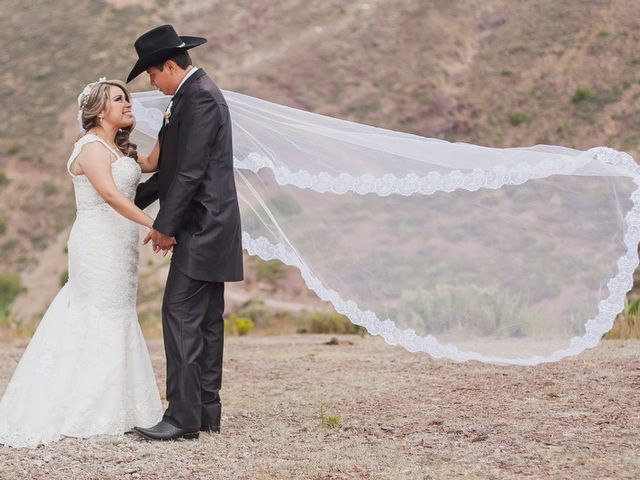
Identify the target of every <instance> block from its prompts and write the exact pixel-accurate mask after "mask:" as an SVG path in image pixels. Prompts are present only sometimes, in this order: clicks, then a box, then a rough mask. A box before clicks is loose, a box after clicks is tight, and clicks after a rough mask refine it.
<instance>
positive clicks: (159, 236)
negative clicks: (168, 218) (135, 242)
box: [142, 228, 177, 256]
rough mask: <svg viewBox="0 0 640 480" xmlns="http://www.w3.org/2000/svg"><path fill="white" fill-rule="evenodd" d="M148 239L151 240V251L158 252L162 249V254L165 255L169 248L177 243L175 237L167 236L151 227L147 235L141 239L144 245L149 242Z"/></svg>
mask: <svg viewBox="0 0 640 480" xmlns="http://www.w3.org/2000/svg"><path fill="white" fill-rule="evenodd" d="M149 240H151V241H152V244H153V251H154V253H158V252H159V251H160V250H162V252H163V255H164V256H166V255H167V253H169V251H170V250H172V249H173V246H174V245H175V244H176V243H177V242H176V239H175V237H169V236H167V235H165V234H164V233H160V232H158V231H157V230H154V229H153V228H152V229H151V230H150V231H149V233H148V234H147V236H146V237H145V238H144V240H143V242H142V243H143V244H144V245H146V244H147V243H149Z"/></svg>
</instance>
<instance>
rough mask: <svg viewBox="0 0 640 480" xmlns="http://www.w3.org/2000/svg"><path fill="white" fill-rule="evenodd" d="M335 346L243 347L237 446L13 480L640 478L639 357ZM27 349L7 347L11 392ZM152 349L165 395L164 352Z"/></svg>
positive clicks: (25, 474) (25, 471)
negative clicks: (501, 359) (450, 355)
mask: <svg viewBox="0 0 640 480" xmlns="http://www.w3.org/2000/svg"><path fill="white" fill-rule="evenodd" d="M330 338H331V337H330V336H320V335H308V336H287V337H243V338H229V339H227V344H226V357H225V372H224V389H223V402H224V406H225V408H224V412H223V427H222V428H223V430H222V434H221V435H211V434H205V435H202V436H201V438H200V440H198V441H178V442H168V443H148V442H146V441H142V440H140V439H139V438H138V437H137V436H136V435H135V434H132V433H128V434H126V435H125V436H124V437H120V438H114V437H94V438H91V439H88V440H80V439H72V438H65V439H63V440H61V441H59V442H57V443H55V444H52V445H50V446H47V447H41V448H38V449H35V450H28V449H18V450H16V449H12V448H8V447H0V478H1V479H40V478H47V479H74V480H84V479H128V478H132V479H133V478H139V479H176V480H178V479H216V478H223V479H227V478H229V479H244V478H247V479H263V480H267V479H294V478H295V479H299V478H302V479H352V478H356V479H382V478H385V479H386V478H399V479H450V478H462V477H464V478H483V479H510V478H514V479H515V478H517V479H520V478H545V479H546V478H554V479H555V478H566V479H595V478H598V479H607V478H611V479H613V478H615V479H637V478H639V477H640V456H639V454H638V452H639V451H640V415H639V413H638V412H639V409H638V407H639V405H640V342H638V341H624V342H614V341H606V342H603V343H601V344H600V345H599V346H598V347H597V348H596V349H593V350H591V351H588V352H586V353H584V354H582V355H580V356H578V357H576V358H571V359H568V360H564V361H562V362H559V363H555V364H549V365H542V366H538V367H535V368H523V367H500V366H493V365H484V364H479V363H464V364H457V363H453V362H449V361H440V360H438V361H434V360H431V359H430V358H429V357H427V356H426V355H423V354H411V353H408V352H405V351H404V350H401V349H399V348H395V347H390V346H388V345H386V344H384V342H383V341H382V340H380V339H379V338H374V337H364V338H360V337H351V336H349V337H346V336H345V337H339V342H338V344H337V345H328V344H326V343H327V342H328V341H329V340H330ZM25 343H26V342H25V341H24V340H22V341H14V342H13V343H11V344H2V345H0V391H2V390H3V389H4V387H5V386H6V384H7V382H8V380H9V377H10V375H11V372H12V371H13V369H14V368H15V365H16V363H17V361H18V359H19V357H20V354H21V352H22V350H23V349H24V346H25ZM334 343H335V342H334ZM149 347H150V350H151V353H152V358H153V362H154V367H155V369H156V374H157V377H158V385H159V386H160V388H161V392H163V384H164V353H163V350H162V343H161V342H160V341H159V340H151V341H150V342H149Z"/></svg>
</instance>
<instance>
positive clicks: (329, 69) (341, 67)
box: [0, 0, 640, 323]
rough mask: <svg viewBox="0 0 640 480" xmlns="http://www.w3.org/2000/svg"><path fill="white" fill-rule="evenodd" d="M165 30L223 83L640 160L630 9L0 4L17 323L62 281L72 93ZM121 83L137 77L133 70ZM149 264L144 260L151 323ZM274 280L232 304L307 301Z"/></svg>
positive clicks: (372, 2) (148, 1)
mask: <svg viewBox="0 0 640 480" xmlns="http://www.w3.org/2000/svg"><path fill="white" fill-rule="evenodd" d="M167 21H170V22H172V23H173V24H174V25H175V26H176V28H177V30H178V31H179V32H181V33H184V34H191V35H202V36H205V37H207V38H208V39H209V42H208V43H207V44H206V45H205V46H203V47H200V48H198V49H196V50H194V53H193V56H194V59H195V62H196V63H197V64H198V65H200V66H203V67H204V68H205V69H206V70H207V71H208V72H209V74H210V75H211V76H212V77H213V78H214V80H216V81H217V83H218V84H219V85H220V86H221V87H222V88H225V89H228V90H236V91H241V92H245V93H248V94H250V95H254V96H257V97H261V98H265V99H268V100H271V101H275V102H279V103H284V104H287V105H290V106H294V107H298V108H303V109H306V110H312V111H316V112H320V113H325V114H328V115H332V116H338V117H342V118H347V119H351V120H355V121H360V122H364V123H369V124H375V125H378V126H382V127H386V128H391V129H397V130H403V131H408V132H413V133H418V134H421V135H425V136H433V137H439V138H445V139H449V140H461V141H467V142H472V143H479V144H485V145H491V146H514V145H531V144H536V143H552V144H561V145H566V146H570V147H576V148H581V149H585V148H589V147H591V146H595V145H608V146H611V147H613V148H617V149H621V150H625V151H628V152H629V153H631V154H632V155H634V156H635V157H638V155H640V102H639V96H640V52H639V51H638V48H637V46H638V45H639V44H640V28H638V27H640V4H639V3H638V2H636V1H634V0H612V1H602V0H568V1H565V2H555V1H552V0H527V1H522V2H512V1H509V0H447V1H444V0H434V1H430V2H424V1H421V0H387V1H385V2H382V1H376V0H368V1H354V2H340V1H337V0H322V1H321V0H314V1H302V0H282V1H279V2H267V1H264V2H256V1H254V0H239V1H235V2H225V1H210V0H206V1H205V0H193V1H177V0H155V1H152V0H143V1H136V0H112V1H108V2H105V1H98V0H91V1H80V2H77V1H76V2H72V1H69V0H60V1H56V2H48V1H44V0H36V1H33V2H19V1H17V0H5V1H3V2H2V3H0V38H1V40H2V44H3V45H9V44H10V45H11V46H12V48H11V49H6V48H5V49H3V51H2V52H1V53H0V57H1V58H2V62H3V65H8V66H9V68H3V69H2V71H0V99H2V106H3V109H4V112H5V115H6V116H7V117H8V118H9V121H5V125H4V126H3V128H2V129H0V224H3V225H5V227H3V228H2V229H0V232H2V233H0V251H2V267H0V269H1V270H2V271H3V272H12V273H19V274H20V275H21V276H22V279H23V283H24V285H25V287H26V291H24V292H23V293H22V294H21V298H19V300H18V303H20V302H21V304H22V305H23V306H28V307H29V308H26V307H24V308H25V309H24V310H22V311H23V312H25V311H28V312H30V313H29V314H28V315H24V316H25V318H24V320H25V321H26V322H27V323H31V322H33V321H34V319H37V318H38V316H39V314H40V313H41V311H42V308H44V306H46V304H47V303H48V301H49V300H50V298H51V297H52V295H53V294H54V293H55V291H56V290H57V288H58V285H59V282H60V278H61V276H62V275H64V270H65V263H66V258H65V255H64V242H65V238H66V236H65V228H66V227H68V225H69V224H70V222H71V221H72V219H73V211H74V210H73V208H74V205H73V196H72V193H71V189H70V181H69V178H68V176H67V175H66V173H65V171H64V163H65V160H66V157H67V155H68V153H69V151H70V146H71V143H72V142H73V140H74V138H75V135H77V133H76V125H75V111H76V107H75V97H76V96H77V93H78V91H79V90H80V89H81V88H82V87H83V86H84V84H85V83H87V82H88V81H93V80H95V79H97V78H98V77H99V76H107V77H117V78H124V77H125V76H126V74H127V72H128V70H129V68H130V67H131V65H132V64H133V62H134V60H135V54H134V51H133V48H132V46H131V44H132V42H133V40H134V39H135V38H136V36H137V35H138V34H140V33H141V32H143V31H145V30H147V29H148V28H151V27H152V26H155V25H157V24H159V23H163V22H167ZM132 87H133V89H134V90H145V89H148V88H149V85H148V83H147V80H146V78H144V76H142V77H141V78H140V79H138V80H136V81H135V82H134V83H133V84H132ZM161 264H162V262H161V261H158V260H157V259H153V258H146V257H145V259H144V260H143V263H142V266H143V273H142V278H143V280H142V281H141V291H143V292H144V293H145V294H144V295H143V296H144V301H145V302H146V303H147V305H149V312H150V313H149V315H151V316H153V315H157V303H158V300H159V296H158V295H159V293H160V292H161V289H159V288H158V285H161V283H162V282H161V279H162V271H163V269H162V268H161ZM252 268H253V267H252ZM153 272H156V273H155V274H154V273H153ZM287 275H288V276H287V277H286V278H287V280H288V282H283V281H280V283H279V284H277V285H275V290H274V289H273V288H274V287H273V285H272V286H271V287H267V288H266V289H265V288H263V289H262V290H260V289H258V283H259V282H258V281H256V282H253V283H252V284H250V285H248V286H246V285H245V286H244V287H242V286H240V287H237V288H240V289H242V288H245V290H247V289H249V290H250V291H246V292H245V293H242V294H239V295H240V297H241V298H248V297H251V296H253V295H262V296H265V295H268V296H275V297H278V296H279V295H280V296H282V298H283V299H285V300H287V301H288V300H292V299H298V300H299V303H305V302H312V303H313V300H312V298H313V297H312V296H311V295H308V294H304V293H303V290H304V288H303V287H301V285H302V284H301V281H300V279H299V278H298V277H296V275H295V273H291V274H287ZM291 285H293V287H291ZM263 287H264V286H263ZM256 292H257V293H256ZM314 305H315V306H316V307H317V308H321V307H320V306H319V304H317V303H314Z"/></svg>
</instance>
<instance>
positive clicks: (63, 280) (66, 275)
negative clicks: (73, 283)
mask: <svg viewBox="0 0 640 480" xmlns="http://www.w3.org/2000/svg"><path fill="white" fill-rule="evenodd" d="M68 281H69V270H65V271H64V272H62V273H61V274H60V281H59V282H58V283H59V284H60V286H61V287H64V284H65V283H67V282H68Z"/></svg>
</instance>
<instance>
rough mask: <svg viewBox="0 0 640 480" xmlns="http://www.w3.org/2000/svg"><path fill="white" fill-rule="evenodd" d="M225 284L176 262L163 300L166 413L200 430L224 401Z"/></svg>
mask: <svg viewBox="0 0 640 480" xmlns="http://www.w3.org/2000/svg"><path fill="white" fill-rule="evenodd" d="M223 312H224V283H220V282H203V281H200V280H194V279H193V278H190V277H188V276H187V275H185V274H184V273H182V272H181V271H180V270H179V269H178V268H177V267H176V266H175V264H173V263H172V264H171V267H170V269H169V276H168V278H167V284H166V287H165V290H164V297H163V300H162V329H163V336H164V348H165V354H166V357H167V401H168V402H169V407H168V408H167V410H166V412H165V413H164V418H165V419H166V420H168V421H169V422H170V423H173V424H174V425H176V426H178V427H181V428H185V429H189V430H198V429H199V428H200V426H201V425H206V424H207V423H208V422H209V418H212V415H214V413H213V412H214V411H215V410H216V409H218V411H219V408H220V407H219V403H220V394H219V392H220V387H221V386H222V349H223V342H224V320H223V318H222V314H223Z"/></svg>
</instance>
